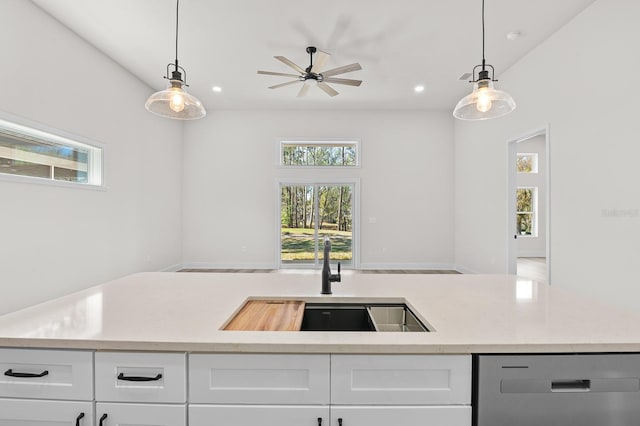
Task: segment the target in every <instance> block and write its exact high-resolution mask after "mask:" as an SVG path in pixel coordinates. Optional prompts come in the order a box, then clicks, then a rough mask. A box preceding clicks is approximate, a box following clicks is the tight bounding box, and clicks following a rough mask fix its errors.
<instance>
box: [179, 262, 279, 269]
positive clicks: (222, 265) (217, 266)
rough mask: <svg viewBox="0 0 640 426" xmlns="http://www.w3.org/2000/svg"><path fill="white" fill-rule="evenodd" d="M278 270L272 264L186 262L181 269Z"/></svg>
mask: <svg viewBox="0 0 640 426" xmlns="http://www.w3.org/2000/svg"><path fill="white" fill-rule="evenodd" d="M198 268H199V269H277V267H276V265H274V264H272V263H264V262H263V263H219V262H185V263H182V264H180V265H179V268H178V270H179V269H198Z"/></svg>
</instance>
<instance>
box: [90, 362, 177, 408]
mask: <svg viewBox="0 0 640 426" xmlns="http://www.w3.org/2000/svg"><path fill="white" fill-rule="evenodd" d="M186 365H187V359H186V354H184V353H132V352H97V353H96V400H98V401H105V402H110V401H122V402H125V401H131V402H157V403H162V402H169V403H172V402H176V403H185V402H186V401H187V379H186V374H187V367H186Z"/></svg>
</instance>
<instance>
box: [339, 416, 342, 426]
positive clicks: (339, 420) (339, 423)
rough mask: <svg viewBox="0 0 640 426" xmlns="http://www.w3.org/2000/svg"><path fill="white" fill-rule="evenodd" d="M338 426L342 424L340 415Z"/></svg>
mask: <svg viewBox="0 0 640 426" xmlns="http://www.w3.org/2000/svg"><path fill="white" fill-rule="evenodd" d="M338 426H342V417H340V418H339V419H338Z"/></svg>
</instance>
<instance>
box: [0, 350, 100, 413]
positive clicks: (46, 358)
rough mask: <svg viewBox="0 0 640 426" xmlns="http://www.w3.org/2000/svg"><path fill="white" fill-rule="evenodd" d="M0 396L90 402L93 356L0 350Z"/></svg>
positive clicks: (50, 351) (62, 352)
mask: <svg viewBox="0 0 640 426" xmlns="http://www.w3.org/2000/svg"><path fill="white" fill-rule="evenodd" d="M0 374H1V376H0V397H9V398H40V399H73V400H85V401H90V400H92V399H93V353H92V352H89V351H66V350H42V349H0Z"/></svg>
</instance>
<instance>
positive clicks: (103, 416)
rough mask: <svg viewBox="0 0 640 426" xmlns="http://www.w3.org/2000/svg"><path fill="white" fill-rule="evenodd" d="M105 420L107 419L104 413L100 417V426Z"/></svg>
mask: <svg viewBox="0 0 640 426" xmlns="http://www.w3.org/2000/svg"><path fill="white" fill-rule="evenodd" d="M106 418H107V413H104V414H103V415H102V417H100V426H102V423H103V422H104V421H105V420H106Z"/></svg>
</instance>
